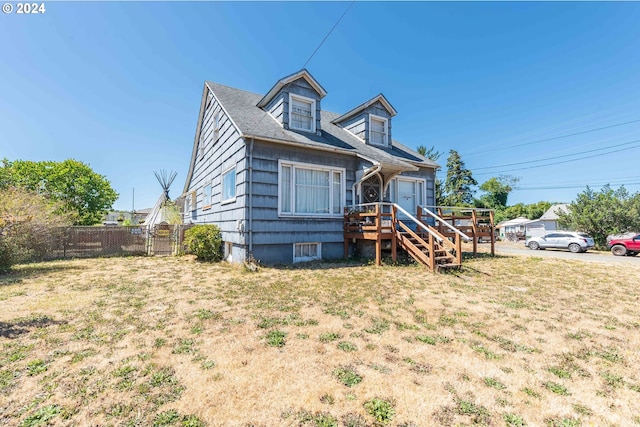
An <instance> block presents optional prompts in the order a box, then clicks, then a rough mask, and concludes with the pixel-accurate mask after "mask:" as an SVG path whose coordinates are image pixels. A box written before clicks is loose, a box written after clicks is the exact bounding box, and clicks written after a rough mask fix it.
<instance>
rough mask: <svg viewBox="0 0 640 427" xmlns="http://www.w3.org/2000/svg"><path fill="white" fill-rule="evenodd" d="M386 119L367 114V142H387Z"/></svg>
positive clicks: (381, 143)
mask: <svg viewBox="0 0 640 427" xmlns="http://www.w3.org/2000/svg"><path fill="white" fill-rule="evenodd" d="M387 141H388V138H387V119H385V118H384V117H378V116H374V115H373V114H370V115H369V142H370V143H371V144H376V145H388V144H387Z"/></svg>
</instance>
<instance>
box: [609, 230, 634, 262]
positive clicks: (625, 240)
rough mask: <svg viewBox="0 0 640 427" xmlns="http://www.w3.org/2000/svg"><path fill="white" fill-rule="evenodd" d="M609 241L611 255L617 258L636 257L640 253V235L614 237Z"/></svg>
mask: <svg viewBox="0 0 640 427" xmlns="http://www.w3.org/2000/svg"><path fill="white" fill-rule="evenodd" d="M612 237H613V238H611V239H607V246H608V247H609V249H611V253H612V254H614V255H617V256H623V255H627V256H636V255H638V253H640V234H638V233H630V234H625V235H624V236H612Z"/></svg>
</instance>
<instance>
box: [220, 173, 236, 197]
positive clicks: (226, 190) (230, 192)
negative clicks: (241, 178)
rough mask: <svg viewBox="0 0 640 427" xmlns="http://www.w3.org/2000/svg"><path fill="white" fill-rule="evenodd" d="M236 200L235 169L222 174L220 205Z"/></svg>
mask: <svg viewBox="0 0 640 427" xmlns="http://www.w3.org/2000/svg"><path fill="white" fill-rule="evenodd" d="M235 198H236V167H235V166H234V167H232V168H230V169H227V170H226V171H225V172H223V174H222V203H228V202H232V201H234V200H235Z"/></svg>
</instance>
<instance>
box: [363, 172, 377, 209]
mask: <svg viewBox="0 0 640 427" xmlns="http://www.w3.org/2000/svg"><path fill="white" fill-rule="evenodd" d="M361 189H362V203H378V202H380V178H379V177H378V175H374V176H372V177H370V178H368V179H367V180H366V181H363V182H362V184H361Z"/></svg>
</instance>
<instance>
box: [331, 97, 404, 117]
mask: <svg viewBox="0 0 640 427" xmlns="http://www.w3.org/2000/svg"><path fill="white" fill-rule="evenodd" d="M377 101H380V103H381V104H382V105H383V106H384V108H386V109H387V111H388V112H389V114H391V117H393V116H395V115H397V114H398V112H397V111H396V109H395V108H393V105H391V103H390V102H389V101H388V100H387V98H385V96H384V95H383V94H382V93H379V94H378V95H376V96H374V97H373V98H371V99H370V100H368V101H365V102H363V103H362V104H360V105H358V106H357V107H355V108H354V109H352V110H350V111H348V112H346V113H344V114H343V115H341V116H340V117H338V118H337V119H335V120H333V121H332V122H331V123H333V124H338V123H340V122H342V121H345V120H347V119H349V118H351V117H353V116H355V115H356V114H358V113H359V112H360V111H362V110H364V109H365V108H367V107H369V106H371V105H373V104H375V103H376V102H377Z"/></svg>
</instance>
